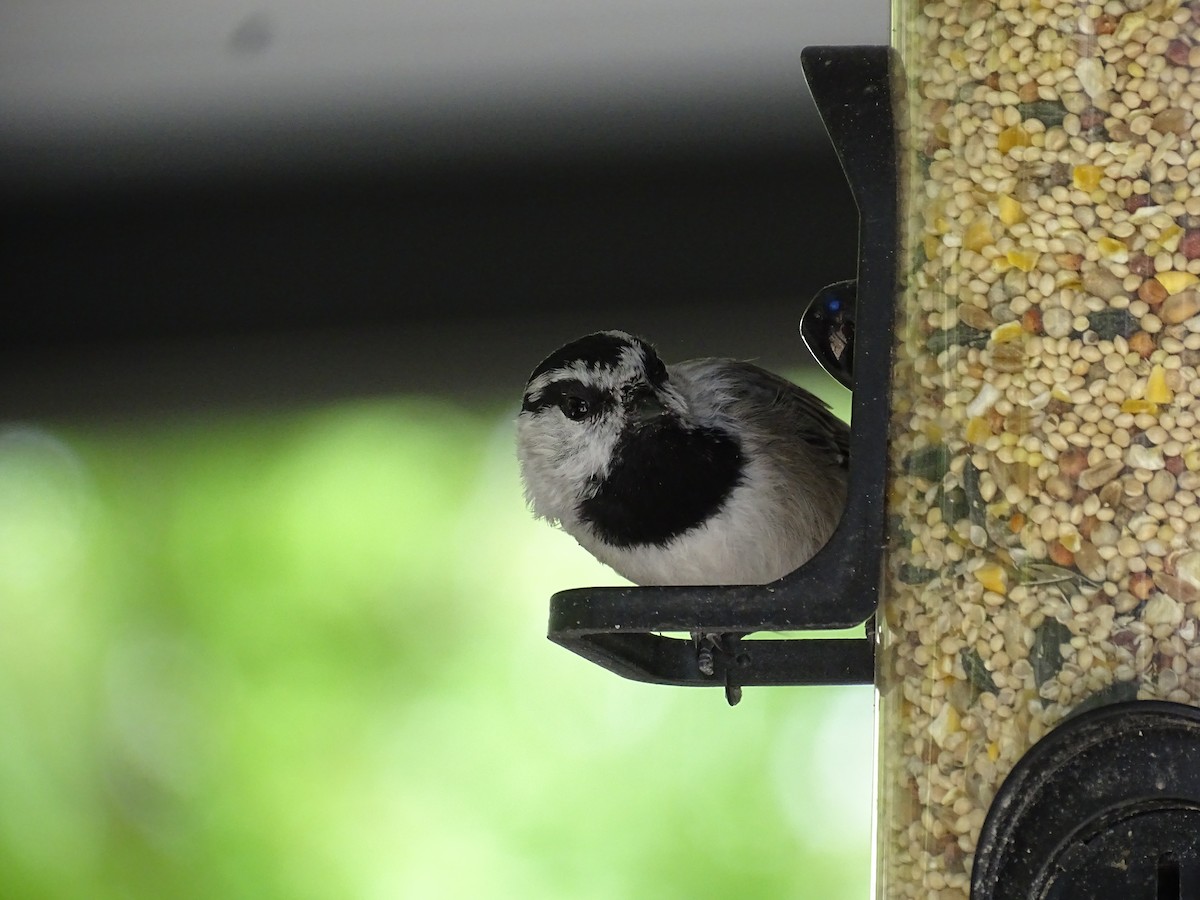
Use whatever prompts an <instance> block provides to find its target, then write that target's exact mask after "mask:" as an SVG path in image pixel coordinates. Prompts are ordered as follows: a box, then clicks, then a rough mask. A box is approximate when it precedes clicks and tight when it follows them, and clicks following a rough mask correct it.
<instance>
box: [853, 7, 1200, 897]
mask: <svg viewBox="0 0 1200 900" xmlns="http://www.w3.org/2000/svg"><path fill="white" fill-rule="evenodd" d="M894 34H895V41H896V46H897V49H898V51H899V55H900V58H901V61H902V64H903V71H904V76H903V77H904V81H905V84H904V86H903V89H902V91H901V92H900V95H899V96H898V98H897V110H898V119H899V121H900V123H901V159H900V165H901V174H902V178H903V179H904V180H905V183H906V190H905V191H904V192H903V198H902V199H903V202H904V213H903V224H902V228H901V232H902V242H903V245H904V246H903V249H904V257H903V258H904V259H906V260H907V261H908V262H907V264H906V266H905V271H904V273H903V276H904V281H905V283H904V285H903V288H902V291H901V294H900V301H899V303H900V306H899V314H898V316H897V320H896V321H897V343H896V353H895V360H894V384H895V389H894V392H893V410H892V417H893V421H892V422H891V435H892V438H891V454H892V460H893V469H892V478H891V483H890V494H889V497H888V504H889V513H890V515H891V522H892V526H891V530H890V542H889V549H888V554H887V561H886V564H887V575H886V579H887V580H886V593H885V599H884V602H883V605H882V610H881V615H880V622H879V633H880V651H879V657H878V659H879V673H878V685H879V692H880V741H881V747H880V755H879V759H880V767H881V769H880V777H879V785H880V788H879V804H880V809H879V825H878V840H879V847H878V855H877V859H878V865H877V873H878V875H877V884H876V891H877V895H878V896H879V897H881V898H921V900H966V898H967V897H968V894H969V887H970V873H971V866H972V861H973V857H974V852H975V849H976V843H977V841H978V838H979V833H980V829H981V827H982V825H983V821H984V817H985V815H986V813H987V810H988V807H989V805H990V803H991V800H992V798H993V797H994V796H995V794H996V791H997V790H998V789H999V786H1000V784H1001V783H1002V781H1003V779H1004V777H1005V776H1006V775H1007V774H1008V772H1009V771H1010V770H1011V768H1012V767H1013V765H1014V764H1015V763H1016V762H1017V761H1018V760H1019V759H1020V758H1021V757H1022V756H1023V755H1024V753H1025V752H1026V751H1027V750H1028V749H1029V747H1030V746H1031V745H1032V743H1033V742H1035V741H1037V740H1038V739H1039V738H1041V737H1042V736H1043V735H1045V734H1046V733H1048V732H1049V731H1050V730H1051V729H1052V728H1054V726H1055V725H1057V724H1058V723H1059V722H1061V721H1062V720H1063V719H1064V717H1066V716H1068V715H1070V714H1071V713H1073V712H1077V711H1079V710H1081V709H1086V708H1090V707H1092V706H1095V705H1100V704H1103V703H1111V702H1117V701H1120V700H1125V699H1133V698H1141V699H1151V698H1155V699H1166V700H1173V701H1177V702H1182V703H1189V704H1193V705H1200V643H1198V642H1197V635H1198V633H1200V624H1198V622H1200V527H1197V522H1198V521H1200V507H1197V504H1196V497H1197V493H1198V492H1200V124H1198V123H1197V115H1198V114H1200V76H1198V75H1197V72H1200V0H1188V2H1186V3H1185V2H1182V0H1108V2H1104V3H1099V2H1094V3H1084V2H1078V0H1060V2H1054V0H933V2H926V0H922V2H918V0H901V2H898V3H897V5H896V8H895V12H894Z"/></svg>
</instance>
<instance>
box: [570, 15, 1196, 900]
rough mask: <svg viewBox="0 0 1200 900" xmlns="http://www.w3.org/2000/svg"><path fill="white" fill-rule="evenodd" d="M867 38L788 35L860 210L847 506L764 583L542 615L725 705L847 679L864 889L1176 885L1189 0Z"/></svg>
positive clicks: (949, 24) (1191, 172)
mask: <svg viewBox="0 0 1200 900" xmlns="http://www.w3.org/2000/svg"><path fill="white" fill-rule="evenodd" d="M893 34H894V46H893V47H892V48H873V47H849V48H810V49H809V50H806V51H805V52H804V54H803V57H802V58H803V62H804V67H805V73H806V75H807V77H808V80H809V85H810V87H811V89H812V93H813V95H814V98H815V99H816V102H817V106H818V108H819V109H820V111H821V115H822V118H823V120H824V122H825V125H826V128H827V131H828V132H829V135H830V138H831V139H832V141H833V144H834V147H835V149H836V150H837V152H838V154H839V157H840V159H841V161H842V164H843V168H844V170H845V172H846V176H847V179H848V181H849V183H850V186H851V190H852V192H853V194H854V197H855V201H856V203H857V205H858V210H859V221H860V229H859V237H860V242H859V271H858V283H857V316H856V323H855V332H854V346H853V351H852V352H853V373H854V374H853V391H854V393H853V404H852V426H851V439H850V479H849V499H848V501H847V508H846V511H845V514H844V516H843V519H842V522H841V524H840V525H839V527H838V529H837V531H836V532H835V533H834V535H833V537H832V538H831V539H830V541H829V543H828V544H827V545H826V547H825V548H824V549H823V550H822V551H820V552H819V553H818V554H817V556H815V557H814V558H813V559H812V560H810V561H809V562H808V563H807V564H806V565H804V566H803V567H801V568H800V569H799V570H797V571H796V572H794V573H792V574H791V575H789V576H786V577H785V578H783V579H781V580H780V581H778V582H775V583H773V584H769V585H762V586H733V587H714V588H699V587H666V588H608V589H597V590H582V591H567V592H564V593H561V594H558V595H556V596H555V597H554V598H552V601H551V617H550V637H551V638H552V639H554V640H556V641H558V642H559V643H562V644H564V645H565V646H568V647H570V648H571V649H573V650H575V651H576V652H578V653H580V654H582V655H584V656H586V657H588V658H589V659H592V660H593V661H595V662H598V663H600V664H601V665H604V666H606V667H608V668H610V669H612V670H614V671H616V672H618V673H619V674H622V675H624V676H626V677H631V678H638V679H641V680H647V681H655V682H661V683H669V684H690V685H721V686H724V687H725V689H726V692H727V694H728V695H729V696H730V699H731V700H736V699H737V696H738V694H739V691H740V688H741V686H743V685H760V684H812V683H822V684H828V683H847V682H859V681H861V682H873V683H874V684H875V686H876V690H877V707H878V754H877V775H876V779H875V781H876V786H877V788H876V789H877V798H876V799H877V820H876V825H875V835H876V851H875V886H874V890H875V893H876V896H877V897H879V898H888V900H891V898H921V900H929V898H933V900H951V898H954V900H958V898H962V900H966V898H968V897H970V898H974V900H990V898H1045V900H1051V898H1054V900H1068V898H1114V900H1115V898H1121V900H1130V898H1133V900H1137V898H1147V900H1150V898H1167V897H1169V898H1194V897H1200V710H1198V709H1197V707H1198V706H1200V503H1197V496H1198V494H1200V140H1198V139H1200V123H1197V121H1196V113H1195V112H1194V110H1196V112H1200V108H1198V107H1197V104H1198V103H1200V99H1198V98H1200V75H1198V74H1197V72H1198V71H1200V5H1198V6H1197V8H1196V10H1195V11H1193V9H1192V8H1191V7H1190V6H1188V5H1184V4H1182V3H1180V2H1177V0H1150V2H1145V0H1127V2H1125V3H1121V2H1111V3H1107V4H1104V5H1098V4H1084V3H1075V2H1069V0H1067V2H1061V3H1058V4H1051V3H1049V2H1040V0H999V2H994V0H937V2H919V3H918V2H916V0H898V2H897V3H896V5H895V7H894V23H893ZM1194 45H1197V46H1194ZM853 625H862V626H863V632H862V635H861V637H859V638H857V639H845V638H802V639H788V640H784V639H773V640H762V641H759V640H755V641H747V642H742V641H740V640H738V638H739V637H740V636H741V635H744V634H747V633H750V632H760V631H767V632H771V631H785V630H786V631H796V630H807V631H810V632H811V631H819V630H821V629H827V628H846V627H849V626H853ZM679 632H682V633H696V632H701V633H719V634H723V635H725V636H726V638H725V639H724V640H723V641H722V642H721V643H720V644H719V645H718V647H717V652H716V653H710V654H709V655H708V656H706V655H705V652H708V651H706V650H705V649H704V648H700V649H698V648H697V647H696V646H695V645H694V644H693V642H690V641H688V640H685V639H681V638H671V637H669V636H667V635H668V634H670V633H679Z"/></svg>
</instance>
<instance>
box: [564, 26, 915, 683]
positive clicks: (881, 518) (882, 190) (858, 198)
mask: <svg viewBox="0 0 1200 900" xmlns="http://www.w3.org/2000/svg"><path fill="white" fill-rule="evenodd" d="M892 59H893V56H892V50H891V49H890V48H888V47H873V46H871V47H809V48H806V49H805V50H804V51H803V52H802V54H801V62H802V64H803V67H804V72H805V76H806V78H807V80H808V84H809V87H810V89H811V91H812V94H813V97H814V99H815V100H816V103H817V108H818V109H819V111H820V113H821V118H822V120H823V121H824V124H825V128H826V131H827V132H828V133H829V137H830V139H831V140H832V142H833V145H834V148H835V150H836V151H837V154H838V158H839V160H840V162H841V165H842V168H843V170H844V171H845V174H846V178H847V181H848V182H849V185H850V189H851V192H852V194H853V196H854V200H855V203H856V205H857V207H858V215H859V235H858V285H857V316H856V319H857V321H856V323H855V329H856V331H855V335H854V351H853V353H854V356H853V361H852V362H853V372H854V387H853V398H852V405H851V410H852V419H851V423H852V424H851V428H850V464H849V481H848V496H847V502H846V508H845V511H844V513H843V515H842V519H841V522H840V523H839V525H838V527H837V529H836V530H835V531H834V533H833V536H832V537H831V538H830V539H829V541H828V543H827V544H826V545H825V546H824V547H823V548H822V549H821V550H820V551H818V553H817V554H816V555H815V556H814V557H813V558H812V559H810V560H809V561H808V562H807V563H805V564H804V565H803V566H801V567H800V568H799V569H797V570H796V571H794V572H792V573H791V574H789V575H786V576H784V577H783V578H781V579H779V580H778V581H775V582H772V583H771V584H764V585H730V586H718V587H712V586H664V587H615V588H614V587H607V588H578V589H574V590H567V591H561V592H559V593H557V594H555V595H554V596H553V597H552V598H551V600H550V624H549V637H550V640H552V641H554V642H555V643H557V644H560V645H562V646H563V647H566V648H567V649H568V650H572V651H574V652H575V653H578V654H579V655H580V656H582V657H584V658H585V659H589V660H591V661H592V662H594V663H597V664H598V665H601V666H603V667H604V668H606V669H608V670H610V671H612V672H615V673H616V674H618V675H621V676H623V677H625V678H630V679H633V680H635V681H644V682H652V683H655V684H671V685H687V686H695V687H724V688H725V691H726V697H727V698H728V699H729V702H730V703H736V702H737V700H738V699H739V698H740V694H741V687H742V686H744V685H755V686H757V685H801V684H869V683H872V682H873V681H874V678H875V635H874V627H873V623H874V618H873V617H874V613H875V610H876V607H877V604H878V590H879V583H880V577H881V571H882V561H881V559H882V552H883V546H884V534H885V508H884V505H885V497H886V476H887V424H888V412H889V405H888V404H889V391H890V377H891V355H892V318H893V308H894V302H895V293H896V286H897V267H896V235H897V231H896V229H897V206H898V202H899V200H898V197H899V193H898V188H899V185H898V180H897V156H896V134H895V128H894V120H893V114H892V75H891V72H892V67H893V66H892ZM856 625H864V634H863V635H862V636H861V637H857V638H816V637H803V638H790V639H778V638H770V639H762V640H753V641H746V642H743V641H741V638H742V637H743V636H744V635H747V634H751V633H754V632H782V631H787V632H792V631H820V630H828V629H845V628H853V627H854V626H856ZM670 633H687V634H691V635H693V638H692V639H687V638H680V637H669V636H667V635H668V634H670Z"/></svg>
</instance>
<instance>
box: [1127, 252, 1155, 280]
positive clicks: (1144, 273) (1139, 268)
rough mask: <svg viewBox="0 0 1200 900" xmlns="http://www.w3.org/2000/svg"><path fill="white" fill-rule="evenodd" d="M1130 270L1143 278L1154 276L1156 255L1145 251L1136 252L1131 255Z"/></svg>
mask: <svg viewBox="0 0 1200 900" xmlns="http://www.w3.org/2000/svg"><path fill="white" fill-rule="evenodd" d="M1129 271H1130V272H1132V273H1133V274H1134V275H1137V276H1139V277H1141V278H1153V277H1154V272H1155V269H1154V257H1152V256H1147V255H1146V254H1145V253H1135V254H1133V256H1131V257H1129Z"/></svg>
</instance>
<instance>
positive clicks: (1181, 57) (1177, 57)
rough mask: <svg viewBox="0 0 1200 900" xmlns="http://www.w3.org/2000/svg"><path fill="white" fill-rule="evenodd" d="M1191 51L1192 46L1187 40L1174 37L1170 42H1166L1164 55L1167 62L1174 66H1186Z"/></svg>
mask: <svg viewBox="0 0 1200 900" xmlns="http://www.w3.org/2000/svg"><path fill="white" fill-rule="evenodd" d="M1191 53H1192V48H1191V46H1190V45H1189V44H1188V42H1187V41H1185V40H1182V39H1181V38H1175V40H1173V41H1171V43H1169V44H1167V52H1166V54H1165V55H1166V57H1167V60H1168V62H1170V63H1171V64H1172V65H1176V66H1186V65H1187V64H1188V57H1189V56H1190V55H1191Z"/></svg>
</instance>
